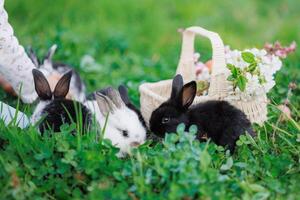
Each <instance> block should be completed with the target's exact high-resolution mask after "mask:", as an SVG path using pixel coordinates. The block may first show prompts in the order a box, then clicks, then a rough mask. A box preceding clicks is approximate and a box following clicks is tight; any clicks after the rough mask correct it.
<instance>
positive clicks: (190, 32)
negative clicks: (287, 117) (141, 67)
mask: <svg viewBox="0 0 300 200" xmlns="http://www.w3.org/2000/svg"><path fill="white" fill-rule="evenodd" d="M195 35H201V36H203V37H206V38H208V39H209V40H210V42H211V45H212V50H213V55H212V62H213V65H212V74H211V81H210V87H209V90H208V95H206V96H196V98H195V100H194V102H193V104H197V103H199V102H203V101H207V100H227V101H228V102H229V103H231V104H232V105H234V106H236V107H238V108H239V109H241V110H242V111H244V112H245V114H246V115H247V117H248V118H249V119H250V121H251V122H252V123H258V124H262V123H263V122H264V121H265V120H266V119H267V98H266V95H263V96H260V97H256V98H254V99H251V100H248V101H243V100H241V98H238V97H237V98H234V99H239V100H232V99H233V98H230V95H229V94H230V93H231V96H232V89H231V91H230V88H232V85H231V84H230V82H229V81H227V76H228V73H229V70H228V69H227V68H226V63H225V55H224V45H223V41H222V40H221V38H220V37H219V35H218V34H217V33H214V32H211V31H208V30H205V29H203V28H201V27H190V28H187V29H185V30H184V31H183V41H182V49H181V55H180V60H179V64H178V67H177V71H176V74H181V75H182V76H183V79H184V82H188V81H191V80H195V78H196V75H195V66H194V60H193V55H194V39H195ZM171 84H172V80H164V81H159V82H156V83H144V84H142V85H141V86H140V88H139V90H140V94H141V99H140V102H141V112H142V115H143V117H144V118H145V120H146V122H147V124H148V123H149V119H150V117H151V113H152V111H153V110H155V109H156V108H157V107H158V106H159V105H160V104H161V103H163V102H164V101H166V100H167V99H168V98H169V97H170V93H171Z"/></svg>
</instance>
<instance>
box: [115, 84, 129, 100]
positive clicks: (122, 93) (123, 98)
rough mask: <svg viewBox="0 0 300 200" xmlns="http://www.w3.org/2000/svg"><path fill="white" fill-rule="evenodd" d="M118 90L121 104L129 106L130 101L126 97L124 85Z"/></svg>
mask: <svg viewBox="0 0 300 200" xmlns="http://www.w3.org/2000/svg"><path fill="white" fill-rule="evenodd" d="M118 90H119V93H120V96H121V99H122V100H123V102H124V103H125V104H126V105H129V104H131V102H130V99H129V97H128V91H127V88H126V87H125V86H124V85H120V86H119V88H118Z"/></svg>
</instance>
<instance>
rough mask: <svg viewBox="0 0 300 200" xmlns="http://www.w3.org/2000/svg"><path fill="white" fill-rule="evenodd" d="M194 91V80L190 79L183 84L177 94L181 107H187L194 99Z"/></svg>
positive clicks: (195, 85) (195, 89)
mask: <svg viewBox="0 0 300 200" xmlns="http://www.w3.org/2000/svg"><path fill="white" fill-rule="evenodd" d="M196 92H197V84H196V82H195V81H191V82H189V83H187V84H185V85H184V86H183V88H182V90H181V91H180V95H179V96H178V98H180V99H179V101H180V102H181V106H182V107H183V108H185V109H187V108H188V107H190V105H191V104H192V103H193V101H194V98H195V96H196Z"/></svg>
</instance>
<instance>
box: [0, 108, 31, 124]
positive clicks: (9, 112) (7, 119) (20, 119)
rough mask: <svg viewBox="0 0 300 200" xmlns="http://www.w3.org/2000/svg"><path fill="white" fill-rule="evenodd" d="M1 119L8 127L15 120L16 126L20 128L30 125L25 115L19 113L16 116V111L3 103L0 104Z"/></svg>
mask: <svg viewBox="0 0 300 200" xmlns="http://www.w3.org/2000/svg"><path fill="white" fill-rule="evenodd" d="M0 119H2V120H3V121H4V123H5V124H6V125H8V124H9V123H11V122H12V121H13V120H15V123H16V125H17V126H18V127H20V128H25V127H27V126H28V125H29V118H28V117H27V116H26V115H25V114H24V113H22V112H20V111H18V113H17V115H16V109H14V108H13V107H11V106H9V105H7V104H5V103H2V102H0Z"/></svg>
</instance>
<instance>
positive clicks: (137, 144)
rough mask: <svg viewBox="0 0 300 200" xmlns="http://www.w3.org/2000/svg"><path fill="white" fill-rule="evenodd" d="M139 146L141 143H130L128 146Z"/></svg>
mask: <svg viewBox="0 0 300 200" xmlns="http://www.w3.org/2000/svg"><path fill="white" fill-rule="evenodd" d="M140 144H141V143H139V142H131V143H130V146H131V147H138V146H140Z"/></svg>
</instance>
